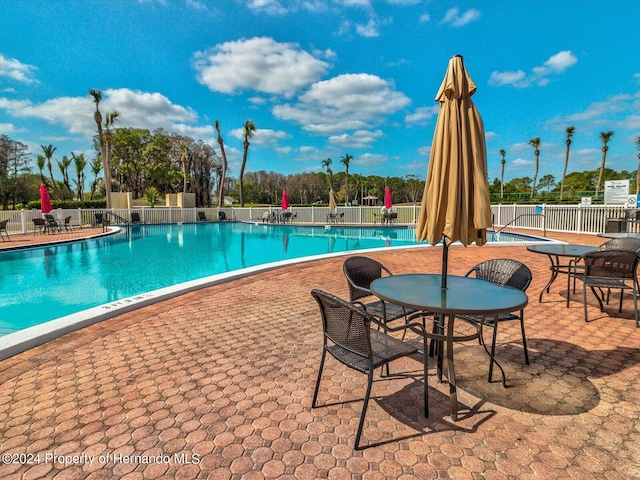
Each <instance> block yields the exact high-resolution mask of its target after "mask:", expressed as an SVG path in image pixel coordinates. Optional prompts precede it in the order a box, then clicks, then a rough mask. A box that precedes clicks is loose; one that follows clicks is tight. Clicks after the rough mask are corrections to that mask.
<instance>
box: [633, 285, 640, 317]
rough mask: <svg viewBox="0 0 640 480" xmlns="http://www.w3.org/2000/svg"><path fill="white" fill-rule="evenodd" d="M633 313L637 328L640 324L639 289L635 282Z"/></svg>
mask: <svg viewBox="0 0 640 480" xmlns="http://www.w3.org/2000/svg"><path fill="white" fill-rule="evenodd" d="M633 313H634V315H635V317H636V328H638V327H639V326H640V324H638V290H637V289H636V284H635V282H634V284H633Z"/></svg>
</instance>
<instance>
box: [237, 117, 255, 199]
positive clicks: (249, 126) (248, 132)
mask: <svg viewBox="0 0 640 480" xmlns="http://www.w3.org/2000/svg"><path fill="white" fill-rule="evenodd" d="M256 130H257V128H256V124H255V123H253V120H247V121H246V122H244V125H243V126H242V136H243V137H244V142H243V143H242V145H243V146H244V152H243V153H242V165H240V206H241V207H244V190H243V188H242V179H243V178H244V167H245V166H246V165H247V153H248V152H249V139H250V138H251V137H253V134H254V132H255V131H256Z"/></svg>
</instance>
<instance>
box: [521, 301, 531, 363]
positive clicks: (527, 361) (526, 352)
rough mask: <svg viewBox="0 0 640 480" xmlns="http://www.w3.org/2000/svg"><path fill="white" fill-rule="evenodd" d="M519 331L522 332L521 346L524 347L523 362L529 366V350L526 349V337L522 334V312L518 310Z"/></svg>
mask: <svg viewBox="0 0 640 480" xmlns="http://www.w3.org/2000/svg"><path fill="white" fill-rule="evenodd" d="M520 330H522V345H523V347H524V361H525V363H526V364H527V365H529V349H528V348H527V336H526V335H525V333H524V310H520Z"/></svg>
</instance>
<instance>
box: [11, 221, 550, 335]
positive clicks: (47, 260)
mask: <svg viewBox="0 0 640 480" xmlns="http://www.w3.org/2000/svg"><path fill="white" fill-rule="evenodd" d="M532 240H535V237H530V236H525V235H515V236H514V235H506V234H504V233H501V234H500V241H501V242H504V241H520V242H527V241H528V242H531V241H532ZM538 240H539V239H538ZM408 245H416V240H415V234H414V230H413V228H407V227H377V228H374V227H341V226H331V227H329V228H326V227H323V226H319V227H318V226H290V225H275V226H274V225H269V224H254V223H200V224H181V225H175V224H173V225H149V226H145V225H143V226H135V227H131V228H129V229H126V230H123V231H122V232H121V233H119V234H117V235H112V236H109V237H103V238H99V239H94V240H88V241H80V242H74V243H69V244H64V245H58V246H48V247H44V248H36V249H29V250H22V251H14V252H6V253H0V335H6V334H9V333H11V332H16V331H19V330H22V329H26V328H28V327H31V326H34V325H40V324H42V323H44V322H48V321H50V320H53V319H56V318H59V317H63V316H66V315H70V314H74V313H77V312H81V311H84V310H86V309H90V308H92V307H97V306H101V305H107V306H106V307H104V308H108V304H110V303H114V302H116V303H117V302H122V301H123V299H127V298H129V297H136V296H139V297H140V296H141V295H143V294H145V293H146V292H150V291H154V290H157V289H162V288H165V287H169V286H173V285H176V284H182V283H184V282H189V281H193V280H195V279H200V278H203V277H208V276H211V275H216V274H221V273H224V272H231V271H236V270H240V269H244V268H247V267H254V266H259V265H264V264H268V263H271V262H280V261H284V260H289V259H296V258H302V257H308V256H311V255H320V254H328V253H329V254H330V253H337V252H345V251H356V250H366V249H374V248H383V247H398V246H408ZM140 298H141V297H140Z"/></svg>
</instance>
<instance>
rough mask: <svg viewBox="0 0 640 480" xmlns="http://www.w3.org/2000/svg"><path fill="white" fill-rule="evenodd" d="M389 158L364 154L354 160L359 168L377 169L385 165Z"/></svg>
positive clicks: (374, 154)
mask: <svg viewBox="0 0 640 480" xmlns="http://www.w3.org/2000/svg"><path fill="white" fill-rule="evenodd" d="M388 158H389V157H387V156H386V155H381V154H378V153H363V154H362V155H360V156H359V157H357V158H354V159H353V163H354V164H355V165H357V166H359V167H376V166H379V165H384V164H385V163H386V161H387V159H388Z"/></svg>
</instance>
